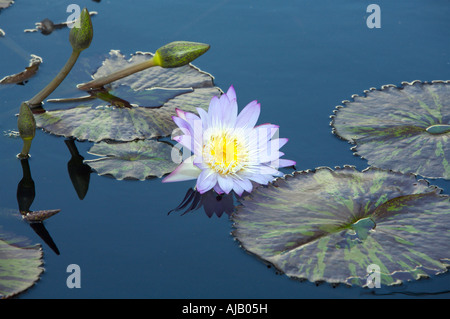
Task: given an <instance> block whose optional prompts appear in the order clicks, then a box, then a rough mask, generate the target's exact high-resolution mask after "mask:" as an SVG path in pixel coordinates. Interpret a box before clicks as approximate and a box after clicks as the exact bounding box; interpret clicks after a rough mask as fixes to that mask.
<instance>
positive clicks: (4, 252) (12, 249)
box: [0, 233, 44, 299]
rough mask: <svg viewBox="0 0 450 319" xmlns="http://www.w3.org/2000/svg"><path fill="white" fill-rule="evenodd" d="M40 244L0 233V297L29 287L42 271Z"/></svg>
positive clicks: (6, 296) (7, 296) (12, 294)
mask: <svg viewBox="0 0 450 319" xmlns="http://www.w3.org/2000/svg"><path fill="white" fill-rule="evenodd" d="M42 265H43V260H42V249H41V246H40V245H29V244H27V243H26V242H25V241H24V239H23V238H14V237H10V236H5V235H4V234H2V233H0V299H1V298H9V297H12V296H15V295H17V294H19V293H21V292H23V291H25V290H26V289H28V288H30V287H31V286H32V285H34V283H35V282H36V281H37V280H39V277H40V275H41V273H42V272H43V270H44V269H43V268H42Z"/></svg>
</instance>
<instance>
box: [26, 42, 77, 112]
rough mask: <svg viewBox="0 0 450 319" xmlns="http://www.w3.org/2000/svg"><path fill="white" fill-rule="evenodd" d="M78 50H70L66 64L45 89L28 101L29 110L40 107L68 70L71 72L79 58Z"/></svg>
mask: <svg viewBox="0 0 450 319" xmlns="http://www.w3.org/2000/svg"><path fill="white" fill-rule="evenodd" d="M80 53H81V51H80V50H72V54H71V55H70V57H69V59H68V60H67V62H66V64H65V65H64V66H63V68H62V69H61V71H59V73H58V74H57V75H56V76H55V78H54V79H53V80H52V81H51V82H50V83H49V84H47V86H46V87H45V88H43V89H42V90H41V91H40V92H39V93H38V94H36V95H35V96H34V97H33V98H31V99H30V100H29V101H28V105H29V106H30V108H35V107H38V106H40V105H41V103H42V101H43V100H44V99H45V98H46V97H47V96H49V95H50V94H51V93H52V92H53V91H54V90H55V89H56V88H57V87H58V86H59V85H60V84H61V82H62V81H63V80H64V79H65V77H66V76H67V74H69V72H70V70H72V68H73V66H74V65H75V62H76V61H77V59H78V57H79V56H80Z"/></svg>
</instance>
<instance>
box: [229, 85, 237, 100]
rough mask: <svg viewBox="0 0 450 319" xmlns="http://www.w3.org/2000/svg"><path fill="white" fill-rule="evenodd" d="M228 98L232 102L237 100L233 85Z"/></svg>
mask: <svg viewBox="0 0 450 319" xmlns="http://www.w3.org/2000/svg"><path fill="white" fill-rule="evenodd" d="M227 96H228V99H229V100H230V101H233V100H236V91H235V90H234V87H233V85H231V86H230V87H229V89H228V91H227Z"/></svg>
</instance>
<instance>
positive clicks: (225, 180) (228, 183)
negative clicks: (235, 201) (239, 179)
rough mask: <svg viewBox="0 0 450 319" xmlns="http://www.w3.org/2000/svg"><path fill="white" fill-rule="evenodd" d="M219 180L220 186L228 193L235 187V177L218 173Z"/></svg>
mask: <svg viewBox="0 0 450 319" xmlns="http://www.w3.org/2000/svg"><path fill="white" fill-rule="evenodd" d="M217 182H218V183H219V186H220V188H221V189H223V191H224V192H225V193H227V194H229V193H230V192H231V190H232V189H233V179H232V178H231V177H222V176H220V175H218V176H217Z"/></svg>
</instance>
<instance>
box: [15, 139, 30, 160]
mask: <svg viewBox="0 0 450 319" xmlns="http://www.w3.org/2000/svg"><path fill="white" fill-rule="evenodd" d="M32 140H33V139H32V138H25V139H23V147H22V152H20V154H18V155H17V157H18V158H19V159H25V158H28V157H30V155H29V153H30V148H31V141H32Z"/></svg>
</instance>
